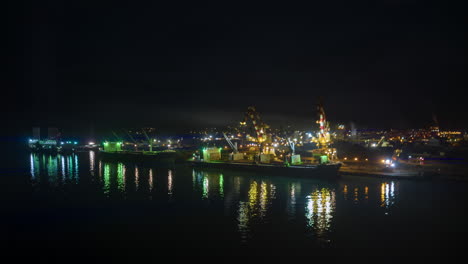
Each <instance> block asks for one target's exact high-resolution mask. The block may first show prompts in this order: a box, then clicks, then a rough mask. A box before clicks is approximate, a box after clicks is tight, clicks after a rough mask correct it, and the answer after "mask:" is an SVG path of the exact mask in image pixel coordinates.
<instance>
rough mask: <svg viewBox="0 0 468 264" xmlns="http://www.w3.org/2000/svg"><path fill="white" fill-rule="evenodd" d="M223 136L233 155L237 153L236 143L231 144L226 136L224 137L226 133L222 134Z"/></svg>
mask: <svg viewBox="0 0 468 264" xmlns="http://www.w3.org/2000/svg"><path fill="white" fill-rule="evenodd" d="M223 136H224V138H225V139H226V141H227V143H228V144H229V146H231V148H232V150H233V151H234V153H239V150H238V149H237V142H236V143H232V141H231V140H230V139H229V138H228V136H226V133H224V132H223Z"/></svg>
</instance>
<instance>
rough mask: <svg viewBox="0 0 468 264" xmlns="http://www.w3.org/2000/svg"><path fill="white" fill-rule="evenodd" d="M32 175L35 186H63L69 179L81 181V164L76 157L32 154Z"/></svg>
mask: <svg viewBox="0 0 468 264" xmlns="http://www.w3.org/2000/svg"><path fill="white" fill-rule="evenodd" d="M29 162H30V165H29V166H30V174H31V181H32V183H33V184H39V183H43V184H49V185H52V186H54V185H61V184H63V183H65V181H66V180H67V179H72V178H73V179H75V180H78V179H79V170H78V166H79V162H78V157H77V156H76V155H60V154H58V155H54V154H50V155H49V154H40V153H31V154H30V155H29Z"/></svg>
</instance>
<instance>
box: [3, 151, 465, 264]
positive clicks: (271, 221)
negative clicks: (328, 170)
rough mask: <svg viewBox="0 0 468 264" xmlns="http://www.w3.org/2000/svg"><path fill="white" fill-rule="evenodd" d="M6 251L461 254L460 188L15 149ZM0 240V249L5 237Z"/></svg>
mask: <svg viewBox="0 0 468 264" xmlns="http://www.w3.org/2000/svg"><path fill="white" fill-rule="evenodd" d="M2 173H3V174H8V175H9V176H12V177H14V179H12V181H11V182H10V184H8V185H2V189H3V190H2V192H3V195H4V196H6V198H8V199H9V201H8V203H7V205H6V207H5V208H4V210H3V212H2V214H4V216H3V217H2V220H1V221H2V223H3V226H4V227H6V229H7V232H6V236H3V240H7V241H6V242H7V244H8V247H10V248H11V249H22V250H27V251H28V252H36V253H38V254H41V255H49V254H50V255H54V256H57V255H61V254H63V255H66V254H76V253H78V254H80V255H96V254H98V255H113V256H119V255H130V256H132V255H135V256H136V255H138V256H141V255H169V254H170V255H172V254H176V255H192V256H193V255H210V256H213V255H266V256H275V255H292V256H301V255H311V256H313V255H329V256H336V255H366V256H368V255H390V256H394V255H407V254H410V255H439V254H452V255H453V254H455V255H456V254H462V253H463V249H464V243H463V242H462V241H463V240H464V237H465V236H466V234H467V231H468V227H467V225H466V223H467V221H466V220H467V218H466V216H465V207H466V201H467V198H466V196H467V195H466V190H467V184H466V183H464V182H449V181H431V180H419V181H414V180H397V179H396V180H392V179H373V178H368V177H356V176H343V177H341V178H340V179H338V180H332V181H324V180H317V179H305V178H295V177H292V176H289V175H284V176H276V175H275V176H272V175H260V174H254V173H248V172H239V171H229V170H213V169H194V168H192V167H190V166H188V165H183V164H181V165H176V166H175V167H173V168H159V167H151V166H142V165H138V164H135V163H129V162H104V161H101V160H100V158H99V155H98V153H95V152H94V151H89V152H81V153H76V154H70V155H48V154H36V153H30V152H24V153H21V154H19V155H18V157H17V158H15V162H14V163H12V164H10V166H9V167H5V168H4V169H3V172H2ZM4 242H5V241H4Z"/></svg>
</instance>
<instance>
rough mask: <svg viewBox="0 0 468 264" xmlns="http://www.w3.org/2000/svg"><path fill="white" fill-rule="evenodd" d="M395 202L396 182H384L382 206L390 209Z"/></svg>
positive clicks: (381, 198)
mask: <svg viewBox="0 0 468 264" xmlns="http://www.w3.org/2000/svg"><path fill="white" fill-rule="evenodd" d="M394 203H395V182H393V181H392V182H390V183H387V182H384V183H382V184H381V187H380V206H381V207H384V208H386V209H388V208H389V207H390V206H392V205H393V204H394Z"/></svg>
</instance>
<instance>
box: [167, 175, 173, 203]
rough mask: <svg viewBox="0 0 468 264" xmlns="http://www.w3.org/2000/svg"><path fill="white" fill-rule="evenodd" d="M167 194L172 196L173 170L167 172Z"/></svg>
mask: <svg viewBox="0 0 468 264" xmlns="http://www.w3.org/2000/svg"><path fill="white" fill-rule="evenodd" d="M167 194H168V195H169V197H170V196H172V171H171V170H169V171H168V173H167Z"/></svg>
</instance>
